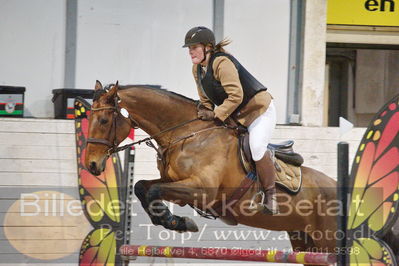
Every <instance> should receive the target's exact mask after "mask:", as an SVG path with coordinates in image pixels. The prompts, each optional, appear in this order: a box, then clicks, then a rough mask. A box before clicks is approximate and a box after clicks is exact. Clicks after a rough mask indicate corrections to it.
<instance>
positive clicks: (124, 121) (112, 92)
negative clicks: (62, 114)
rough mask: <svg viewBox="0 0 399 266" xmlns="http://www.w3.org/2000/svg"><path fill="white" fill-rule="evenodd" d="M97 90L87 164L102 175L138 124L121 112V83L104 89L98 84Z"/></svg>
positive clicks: (90, 168)
mask: <svg viewBox="0 0 399 266" xmlns="http://www.w3.org/2000/svg"><path fill="white" fill-rule="evenodd" d="M94 90H95V92H94V99H93V105H92V108H91V113H90V116H89V133H88V139H87V149H86V155H85V164H86V168H87V169H88V170H89V171H90V173H92V174H93V175H99V174H100V173H101V172H102V171H104V168H105V162H106V160H107V158H108V157H109V156H110V155H111V154H112V152H113V151H114V150H115V149H116V147H118V145H119V144H120V143H121V142H122V141H123V140H124V139H125V138H126V137H127V136H128V135H129V132H130V129H131V128H132V126H135V125H134V124H133V123H132V121H131V120H130V119H129V116H128V114H126V113H125V112H126V110H123V109H121V108H120V106H119V104H118V102H119V96H118V82H116V84H114V85H110V86H109V88H108V89H104V88H103V86H102V84H101V83H100V82H99V81H96V85H95V89H94Z"/></svg>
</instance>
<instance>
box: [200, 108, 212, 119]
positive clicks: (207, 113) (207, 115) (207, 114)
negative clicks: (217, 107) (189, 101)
mask: <svg viewBox="0 0 399 266" xmlns="http://www.w3.org/2000/svg"><path fill="white" fill-rule="evenodd" d="M197 115H198V118H199V119H201V120H204V121H212V120H213V119H215V113H214V112H213V111H212V110H209V109H206V108H201V109H199V110H198V113H197Z"/></svg>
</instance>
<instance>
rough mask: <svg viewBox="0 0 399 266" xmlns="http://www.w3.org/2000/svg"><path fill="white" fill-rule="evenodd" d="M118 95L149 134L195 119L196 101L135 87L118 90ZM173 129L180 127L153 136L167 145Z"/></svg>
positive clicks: (123, 104) (122, 103)
mask: <svg viewBox="0 0 399 266" xmlns="http://www.w3.org/2000/svg"><path fill="white" fill-rule="evenodd" d="M118 94H119V97H120V98H121V100H122V102H121V107H125V108H126V109H127V110H128V111H129V113H130V115H131V116H132V117H133V119H134V120H136V121H137V122H138V123H139V127H140V128H141V129H142V130H144V131H145V132H146V133H147V134H149V135H150V136H152V135H156V134H158V133H159V132H161V131H164V130H167V129H169V128H172V127H174V126H176V125H179V124H181V123H184V122H186V121H189V120H191V119H194V118H196V108H195V104H194V103H193V102H190V101H189V100H187V99H184V98H180V97H179V96H177V95H171V94H168V93H166V92H162V91H160V90H156V89H146V88H137V87H134V88H131V89H126V90H121V91H119V93H118ZM186 130H187V129H186ZM176 131H180V132H181V131H182V130H181V129H177V130H175V131H174V132H166V133H165V134H161V135H159V136H156V137H154V139H155V140H156V141H157V143H158V144H159V145H161V146H163V145H167V144H168V143H169V142H170V139H171V135H172V133H176Z"/></svg>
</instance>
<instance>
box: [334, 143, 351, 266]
mask: <svg viewBox="0 0 399 266" xmlns="http://www.w3.org/2000/svg"><path fill="white" fill-rule="evenodd" d="M337 165H338V169H337V170H338V182H337V198H338V200H339V201H340V202H341V204H342V211H341V215H338V221H337V230H338V232H340V233H339V234H337V236H338V237H339V238H338V239H337V247H338V252H337V265H338V266H344V265H346V257H347V254H346V240H347V239H346V226H347V214H348V193H349V192H350V191H349V144H348V143H347V142H339V143H338V162H337Z"/></svg>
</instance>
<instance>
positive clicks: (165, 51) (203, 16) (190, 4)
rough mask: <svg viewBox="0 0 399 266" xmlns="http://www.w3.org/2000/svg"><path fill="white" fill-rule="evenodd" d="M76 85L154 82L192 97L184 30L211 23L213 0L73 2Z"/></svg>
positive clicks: (192, 90)
mask: <svg viewBox="0 0 399 266" xmlns="http://www.w3.org/2000/svg"><path fill="white" fill-rule="evenodd" d="M78 4H79V6H78V37H77V38H78V47H77V69H76V71H77V72H76V87H78V88H93V87H94V83H95V80H96V79H98V80H100V81H102V82H103V84H104V83H113V82H115V81H116V80H119V83H120V84H158V85H162V86H163V87H165V88H168V89H170V90H173V91H176V92H178V93H181V94H184V95H186V96H189V97H191V98H198V96H197V91H196V87H195V83H194V79H193V77H192V73H191V60H190V58H189V56H188V51H187V49H183V48H182V45H183V43H184V36H185V34H186V32H187V31H188V30H189V29H190V28H192V27H194V26H197V25H203V26H207V27H212V16H213V15H212V14H213V13H212V12H213V7H212V4H213V1H211V0H207V1H195V0H177V1H163V0H151V1H148V0H146V1H143V0H141V1H138V0H136V1H130V0H119V1H117V4H115V1H106V0H95V1H94V0H90V1H79V3H78Z"/></svg>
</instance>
